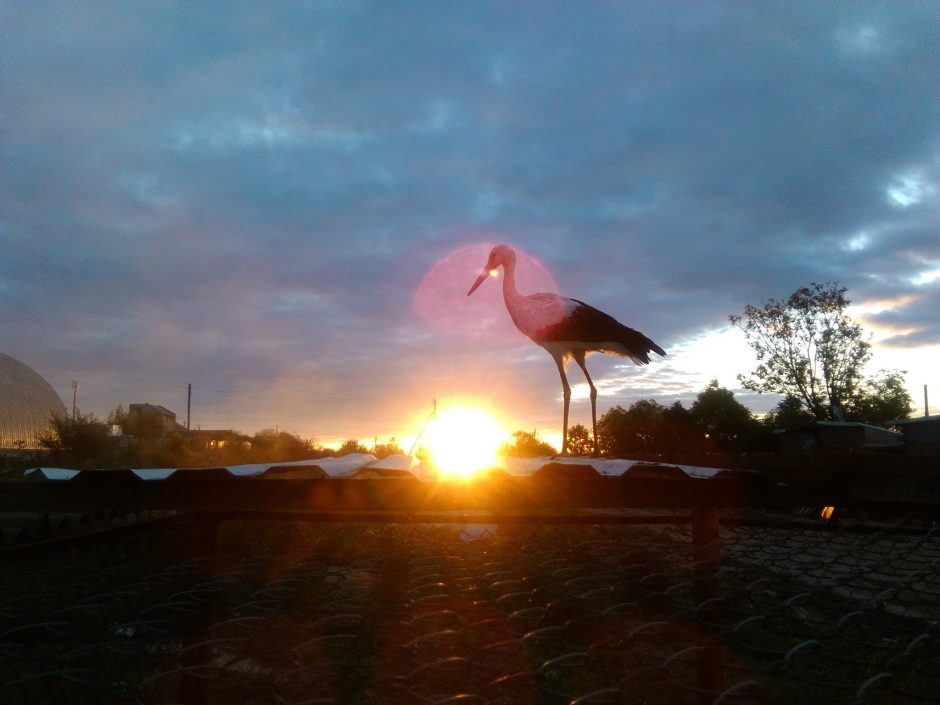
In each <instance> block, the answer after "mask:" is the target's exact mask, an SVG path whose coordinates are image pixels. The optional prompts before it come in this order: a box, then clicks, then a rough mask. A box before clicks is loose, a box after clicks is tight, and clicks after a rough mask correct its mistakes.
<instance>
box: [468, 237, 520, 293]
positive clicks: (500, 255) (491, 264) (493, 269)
mask: <svg viewBox="0 0 940 705" xmlns="http://www.w3.org/2000/svg"><path fill="white" fill-rule="evenodd" d="M515 264H516V253H515V252H513V250H512V248H511V247H510V246H509V245H497V246H496V247H494V248H493V249H492V250H490V256H489V257H488V258H487V260H486V266H485V267H484V268H483V271H482V272H480V276H478V277H477V280H476V281H475V282H473V286H471V287H470V291H468V292H467V296H470V294H472V293H473V292H474V291H476V290H477V287H479V286H480V284H482V283H483V282H484V281H485V280H486V278H487V277H488V276H489V277H495V276H496V275H497V274H499V268H500V267H506V268H508V267H514V266H515Z"/></svg>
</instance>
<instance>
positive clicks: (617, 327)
mask: <svg viewBox="0 0 940 705" xmlns="http://www.w3.org/2000/svg"><path fill="white" fill-rule="evenodd" d="M571 300H572V301H574V302H575V303H576V304H577V306H576V307H575V309H574V311H573V312H572V314H571V315H570V316H568V317H567V318H565V319H564V320H562V321H559V322H558V323H556V324H555V325H552V326H547V327H546V328H543V329H542V330H540V331H539V332H538V338H539V340H541V341H545V342H552V341H556V340H580V341H583V342H585V343H608V342H610V343H620V344H621V345H623V346H624V347H625V348H627V350H629V351H630V353H631V355H630V357H631V358H633V359H634V360H635V361H636V362H637V363H642V364H646V363H648V362H649V361H650V357H649V354H650V353H651V352H655V353H658V354H660V355H663V356H665V355H666V353H665V352H664V351H663V349H662V348H661V347H659V346H658V345H657V344H656V343H654V342H653V341H652V340H650V339H649V338H647V337H646V336H645V335H643V334H642V333H641V332H640V331H638V330H635V329H633V328H630V327H628V326H625V325H623V323H621V322H620V321H618V320H617V319H616V318H614V317H613V316H610V315H608V314H606V313H604V312H603V311H600V310H598V309H596V308H594V307H593V306H590V305H588V304H586V303H584V302H583V301H579V300H578V299H571Z"/></svg>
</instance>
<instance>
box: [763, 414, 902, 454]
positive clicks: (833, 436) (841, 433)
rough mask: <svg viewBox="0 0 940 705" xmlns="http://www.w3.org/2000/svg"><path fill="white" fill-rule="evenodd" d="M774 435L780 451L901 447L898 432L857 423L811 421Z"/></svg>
mask: <svg viewBox="0 0 940 705" xmlns="http://www.w3.org/2000/svg"><path fill="white" fill-rule="evenodd" d="M775 433H778V434H780V449H781V450H786V451H801V450H823V451H826V450H829V451H846V450H886V449H898V450H900V449H901V448H902V446H903V444H904V438H903V436H902V435H901V434H900V433H898V432H897V431H891V430H889V429H887V428H882V427H881V426H872V425H870V424H867V423H861V422H858V421H813V422H811V423H808V424H805V425H804V426H798V427H796V428H786V429H781V430H778V431H775Z"/></svg>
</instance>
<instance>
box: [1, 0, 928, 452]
mask: <svg viewBox="0 0 940 705" xmlns="http://www.w3.org/2000/svg"><path fill="white" fill-rule="evenodd" d="M938 20H940V10H938V8H937V6H936V4H934V3H927V2H925V3H913V2H912V3H905V4H904V5H902V6H899V5H897V4H888V3H868V4H855V3H830V4H819V3H812V2H807V3H785V4H784V3H780V4H769V3H762V4H755V5H741V4H740V3H709V4H707V5H697V4H687V3H674V4H673V3H665V4H656V5H647V6H641V7H636V6H619V5H613V4H601V5H596V6H591V7H589V8H585V7H583V6H580V5H578V6H575V5H567V4H561V5H557V4H552V5H546V4H543V3H531V4H518V3H517V4H512V5H507V4H504V3H492V4H491V3H476V4H472V5H444V4H438V3H393V4H387V3H374V4H372V3H363V4H355V5H353V4H347V3H326V4H316V5H309V6H301V5H296V4H288V5H275V6H269V5H241V6H239V5H230V4H227V3H219V4H215V3H200V4H194V5H168V4H154V3H106V2H97V3H86V4H73V3H42V4H38V5H37V4H23V3H4V4H2V5H0V67H2V68H0V120H2V122H3V125H4V128H3V130H2V131H0V170H2V172H0V246H2V248H3V257H2V258H0V297H2V298H0V349H2V350H3V351H4V352H8V353H10V354H14V355H16V356H18V357H21V358H22V359H24V360H26V361H28V362H30V364H34V366H36V367H38V368H39V369H41V370H42V371H44V372H47V373H48V375H49V377H50V379H53V378H54V379H53V382H54V384H56V386H57V388H58V389H59V390H60V392H62V393H64V390H65V389H67V385H68V384H69V382H70V379H71V378H72V377H82V378H83V379H87V380H89V383H88V384H87V385H86V386H87V387H89V389H88V391H87V394H88V396H86V397H85V398H86V399H87V401H88V403H89V404H90V405H92V406H94V407H95V408H96V410H97V411H99V413H102V412H103V411H106V410H107V409H108V408H110V407H112V406H114V405H116V404H117V403H119V402H123V403H127V402H129V401H137V400H142V399H143V398H148V399H150V400H152V401H157V402H162V403H166V404H167V405H171V406H172V407H173V408H180V403H179V402H178V401H174V400H176V399H179V395H180V392H179V390H180V388H181V385H182V387H183V388H185V383H186V382H188V381H194V382H196V383H197V384H199V385H201V387H202V388H204V389H207V390H208V389H215V390H216V391H215V392H214V394H215V396H214V397H213V398H212V404H211V405H210V407H209V408H211V409H212V412H211V414H209V415H208V418H206V423H207V424H209V425H218V424H221V425H241V426H243V427H245V428H247V429H249V430H250V429H252V428H254V427H255V426H256V425H258V424H261V423H266V422H265V421H264V420H263V419H265V418H270V417H272V416H278V415H279V416H278V418H281V419H282V421H281V423H282V424H283V425H287V426H290V424H291V423H293V422H294V421H296V423H297V424H298V425H303V426H304V429H298V430H305V429H306V430H307V432H309V433H316V434H320V435H323V434H324V433H326V432H325V431H323V430H322V429H323V428H325V427H326V426H329V427H330V428H331V429H333V427H334V426H341V425H342V424H338V423H335V422H334V419H345V420H347V421H348V424H349V429H348V431H343V430H342V429H339V428H337V429H335V430H330V431H329V432H328V433H330V434H336V435H355V434H370V433H373V432H377V433H381V432H382V429H384V428H390V427H392V425H393V421H394V419H395V418H396V415H397V417H401V416H402V415H403V414H405V413H407V409H409V408H413V406H414V405H415V404H416V403H418V402H417V401H416V400H423V399H425V398H426V397H429V396H433V395H435V394H444V393H446V392H447V391H448V390H453V389H456V388H457V387H460V386H461V385H462V384H463V383H462V382H461V383H460V384H457V383H455V382H454V379H455V378H459V379H460V380H462V381H467V380H472V381H473V385H471V386H472V387H473V388H474V389H476V390H477V391H479V390H481V389H483V390H489V391H488V392H487V393H491V394H495V395H501V394H508V397H509V401H508V402H507V403H508V404H509V405H510V407H511V411H510V413H511V414H513V415H514V416H515V417H516V418H517V419H518V420H519V422H520V423H521V424H523V425H525V424H528V423H530V422H529V421H528V420H529V419H534V420H535V421H536V422H537V423H538V424H549V423H551V424H553V423H555V421H554V417H555V415H556V414H555V413H554V406H555V402H556V400H557V395H558V390H557V389H556V388H555V385H556V384H557V380H556V379H555V377H556V376H557V375H556V373H555V371H554V369H553V366H552V365H551V364H550V362H549V360H548V358H547V357H545V356H544V355H542V354H541V353H540V351H538V350H537V349H534V348H531V347H528V346H529V344H528V342H527V341H525V340H524V339H521V338H520V339H518V340H516V341H514V342H512V341H510V342H506V341H499V342H494V343H492V345H491V346H489V347H488V346H486V345H484V344H481V343H480V342H479V341H472V340H461V339H460V338H459V337H453V336H448V335H442V334H441V333H440V331H435V330H433V329H432V328H430V327H428V326H427V325H426V322H424V321H422V320H421V319H420V318H419V317H418V316H417V315H416V314H415V313H414V311H413V310H412V309H411V300H412V296H413V294H414V292H415V291H416V290H417V288H418V286H419V285H420V283H421V281H422V279H423V277H424V276H425V274H426V272H428V271H429V269H430V268H431V267H432V266H433V265H434V263H435V262H437V261H439V260H441V259H442V258H444V257H446V256H447V255H448V254H450V253H452V252H453V251H454V250H456V249H458V248H459V247H461V246H463V245H466V244H468V243H472V242H481V241H496V240H505V241H507V242H510V243H513V244H515V245H517V246H519V247H521V248H524V249H526V250H527V251H529V252H531V253H533V254H534V255H536V256H538V257H540V258H541V260H542V261H543V262H544V263H545V265H546V266H547V267H548V268H549V269H550V270H551V271H552V272H553V273H554V274H555V276H556V279H557V280H558V283H559V287H560V289H561V290H562V291H563V292H564V293H568V294H570V295H572V296H576V297H578V298H583V299H585V300H588V301H589V302H590V303H592V304H594V305H596V306H598V307H600V308H603V309H605V310H608V311H610V312H611V313H612V314H613V315H615V316H617V317H618V318H621V319H622V320H624V322H626V323H628V324H629V325H634V326H636V327H638V328H640V329H642V330H644V331H645V332H647V333H648V334H650V335H651V336H653V337H654V338H655V339H656V340H658V341H661V342H662V344H663V345H665V346H666V347H667V348H672V347H675V346H676V345H677V344H680V343H681V342H682V341H684V340H688V339H690V338H692V337H694V336H696V335H699V334H701V333H702V332H703V331H706V330H709V329H714V328H721V327H723V326H725V325H726V317H727V315H728V314H729V313H735V312H739V311H740V310H741V309H742V308H743V306H744V304H746V303H759V302H761V301H763V300H765V299H766V298H768V297H771V296H776V297H780V296H785V295H786V294H788V293H789V292H791V291H793V290H794V289H795V288H797V287H799V286H802V285H805V284H806V283H808V282H809V281H813V280H816V281H829V280H839V281H841V282H842V283H843V284H845V285H846V286H848V287H849V294H850V296H851V297H852V298H853V299H854V300H856V301H864V300H875V299H891V300H894V301H898V302H901V303H899V304H898V305H897V306H896V307H895V308H894V309H891V310H889V311H885V312H882V313H880V314H874V315H872V316H870V317H869V318H867V319H866V321H869V322H870V323H871V324H872V325H877V326H883V327H884V330H894V331H897V334H896V335H895V336H894V337H892V338H891V339H890V340H889V341H888V344H890V345H893V346H896V347H900V348H914V347H918V346H924V345H933V344H937V343H938V341H940V330H938V325H937V316H936V313H935V312H936V310H937V303H938V301H937V297H936V289H935V283H934V284H931V282H932V281H933V280H931V279H930V277H929V272H932V271H935V270H936V268H937V267H938V266H940V249H938V248H940V244H938V243H940V238H938V232H937V223H938V222H940V194H938V188H940V186H938V184H940V178H938V176H940V173H938V172H940V159H938V154H940V150H938V143H937V139H938V132H937V125H938V124H940V101H938V100H937V98H938V96H937V86H936V76H937V75H938V74H940V43H938V42H937V41H936V36H935V27H936V26H937V24H938ZM479 266H482V262H481V263H480V264H479ZM466 285H467V286H468V285H469V282H467V283H466ZM461 286H463V284H462V285H461ZM497 303H498V302H497ZM532 355H536V359H534V360H531V361H530V360H529V359H528V358H529V357H530V356H532ZM539 355H541V357H538V356H539ZM542 358H544V359H542ZM706 363H707V361H706ZM595 364H599V369H601V370H602V371H603V374H602V376H604V377H606V378H609V379H610V385H611V388H613V387H614V386H616V384H617V382H616V380H617V379H618V374H619V372H618V370H619V368H618V367H617V366H616V363H614V362H602V363H595ZM703 366H704V367H706V368H707V364H703ZM687 369H688V367H682V366H681V365H679V364H678V363H676V365H673V364H672V362H670V363H668V366H667V365H664V366H663V367H661V368H660V370H661V375H663V376H664V378H663V379H659V380H657V379H656V369H655V366H653V367H650V368H648V369H647V370H644V371H642V372H634V373H633V376H634V378H635V381H637V384H636V385H634V389H635V390H637V389H638V390H640V391H643V390H648V391H655V390H658V391H659V393H660V394H667V395H673V396H675V397H681V396H682V394H683V393H686V394H687V393H689V392H692V393H694V391H695V390H694V389H693V390H686V391H685V392H683V391H682V389H683V384H686V381H685V379H686V378H685V377H684V376H683V375H684V374H685V373H684V372H683V370H687ZM628 377H629V373H628ZM641 383H642V384H641ZM643 385H645V386H643ZM657 385H658V386H657ZM464 386H465V385H464ZM511 389H516V390H519V389H525V390H527V391H526V393H525V394H518V393H517V394H515V395H513V394H511V393H507V391H506V390H511ZM631 393H632V392H631ZM160 395H165V396H164V397H163V398H155V397H160ZM210 396H211V395H210ZM152 397H153V398H152ZM151 398H152V399H151ZM207 401H208V400H207ZM419 405H420V404H419ZM377 407H382V408H387V409H388V410H389V411H387V412H385V411H373V410H374V409H376V408H377ZM362 408H369V409H370V411H369V412H368V414H371V415H373V416H374V418H370V419H369V420H368V422H364V421H363V422H362V423H361V425H360V421H361V419H360V415H359V414H357V410H359V409H362ZM247 409H259V410H260V411H259V412H258V413H252V412H250V411H247ZM327 409H328V410H329V411H325V410H327ZM546 409H548V410H550V411H549V412H546V411H545V410H546ZM372 427H376V428H372Z"/></svg>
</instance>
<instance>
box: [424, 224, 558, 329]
mask: <svg viewBox="0 0 940 705" xmlns="http://www.w3.org/2000/svg"><path fill="white" fill-rule="evenodd" d="M494 244H496V243H495V242H493V241H486V242H475V243H473V244H469V245H464V246H462V247H458V248H457V249H455V250H453V251H451V252H449V253H448V254H446V255H445V256H443V257H442V258H441V259H439V260H437V262H435V263H434V264H433V265H432V266H431V267H430V269H428V271H427V272H426V273H425V275H424V278H423V279H422V280H421V283H420V284H419V285H418V289H417V290H416V291H415V294H414V297H413V298H412V301H411V307H412V310H413V311H414V312H415V313H416V314H418V316H420V317H421V319H422V320H423V321H424V322H425V323H426V324H427V325H428V326H430V327H431V328H433V329H434V330H435V331H438V332H441V333H446V334H448V335H453V336H456V337H459V338H463V339H477V340H488V341H490V342H494V341H511V342H518V340H519V331H517V330H516V327H515V326H514V325H513V324H512V320H511V319H510V318H509V316H507V315H506V307H505V305H504V304H503V289H502V286H500V282H496V281H488V282H484V283H483V284H482V285H481V286H480V288H479V289H478V290H477V291H476V292H475V293H474V294H473V296H467V287H469V286H470V285H471V284H473V282H474V280H475V279H476V278H477V277H478V276H480V271H481V269H482V268H483V266H484V265H486V259H487V257H488V256H489V254H490V250H491V249H493V245H494ZM514 247H515V250H516V256H517V258H518V269H517V271H516V284H517V285H518V287H519V290H520V291H521V292H523V293H526V294H534V293H536V292H540V291H546V292H549V293H553V294H557V293H558V286H557V284H556V283H555V280H554V279H553V278H552V275H551V273H550V272H549V271H548V268H547V267H546V266H545V265H544V264H542V262H540V261H539V260H538V258H536V257H535V256H533V255H530V254H529V253H527V252H526V251H525V250H523V249H522V248H520V247H518V246H514ZM489 275H490V277H499V276H501V274H500V271H499V270H493V271H491V272H489Z"/></svg>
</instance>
